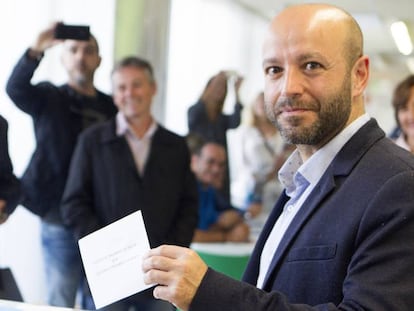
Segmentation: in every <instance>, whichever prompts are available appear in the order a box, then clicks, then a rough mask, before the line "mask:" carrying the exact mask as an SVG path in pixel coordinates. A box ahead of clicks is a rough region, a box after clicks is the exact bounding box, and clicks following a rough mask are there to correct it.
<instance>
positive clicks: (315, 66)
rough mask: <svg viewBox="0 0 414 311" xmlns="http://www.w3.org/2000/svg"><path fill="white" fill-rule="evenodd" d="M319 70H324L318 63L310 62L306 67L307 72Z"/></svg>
mask: <svg viewBox="0 0 414 311" xmlns="http://www.w3.org/2000/svg"><path fill="white" fill-rule="evenodd" d="M319 68H322V65H321V64H319V63H317V62H309V63H307V64H306V65H305V69H306V70H315V69H319Z"/></svg>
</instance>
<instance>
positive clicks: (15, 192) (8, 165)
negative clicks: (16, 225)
mask: <svg viewBox="0 0 414 311" xmlns="http://www.w3.org/2000/svg"><path fill="white" fill-rule="evenodd" d="M7 129H8V124H7V121H6V119H4V118H3V117H2V116H0V199H2V200H5V201H6V209H5V212H6V213H7V214H11V213H12V212H13V211H14V209H15V208H16V206H17V205H18V204H19V203H20V199H21V189H20V180H19V179H17V177H16V176H15V175H14V174H13V166H12V162H11V160H10V156H9V151H8V150H9V149H8V147H9V145H8V138H7Z"/></svg>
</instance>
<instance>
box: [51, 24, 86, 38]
mask: <svg viewBox="0 0 414 311" xmlns="http://www.w3.org/2000/svg"><path fill="white" fill-rule="evenodd" d="M90 36H91V33H90V32H89V26H83V25H82V26H81V25H65V24H58V25H57V26H56V28H55V38H56V39H72V40H84V41H88V40H89V38H90Z"/></svg>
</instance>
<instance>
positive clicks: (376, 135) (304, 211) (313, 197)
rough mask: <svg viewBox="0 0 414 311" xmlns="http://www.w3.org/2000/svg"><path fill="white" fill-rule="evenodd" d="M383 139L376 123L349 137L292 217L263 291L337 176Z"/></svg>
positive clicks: (346, 172)
mask: <svg viewBox="0 0 414 311" xmlns="http://www.w3.org/2000/svg"><path fill="white" fill-rule="evenodd" d="M384 135H385V134H384V132H383V131H382V130H381V129H380V128H379V127H378V124H377V122H376V121H375V120H373V119H371V120H370V121H369V122H367V123H366V124H365V125H364V126H363V127H362V128H361V129H360V130H359V131H358V132H357V133H356V134H355V135H354V136H353V137H351V139H350V140H349V141H348V142H347V143H346V144H345V145H344V147H343V148H342V149H341V150H340V151H339V152H338V154H337V155H336V157H335V158H334V160H333V161H332V163H331V165H330V166H329V167H328V168H327V170H326V171H325V173H324V174H323V176H322V178H321V180H320V181H319V183H318V184H317V185H316V186H315V188H314V189H313V190H312V193H311V194H310V195H309V197H308V198H307V199H306V200H305V202H304V203H303V205H302V207H301V208H300V210H299V211H298V213H297V214H296V216H295V217H294V219H293V221H292V223H291V224H290V226H289V227H288V229H287V230H286V233H285V234H284V236H283V238H282V240H281V241H280V244H279V246H278V248H277V250H276V252H275V254H274V256H273V259H272V262H271V264H270V266H269V270H268V272H267V275H266V277H265V280H264V286H263V289H264V290H269V291H270V290H271V288H272V282H271V280H273V279H274V276H275V274H276V273H277V271H278V268H279V266H280V264H281V263H282V258H283V257H284V256H285V255H286V254H287V252H288V251H289V249H290V247H291V245H292V244H293V240H294V238H295V237H296V235H297V234H298V232H299V231H300V230H301V229H302V227H303V226H304V225H305V223H306V221H307V220H308V218H309V217H311V215H312V213H313V212H314V211H315V210H316V209H317V208H319V206H320V202H321V201H322V200H323V199H324V198H326V197H327V196H328V195H329V194H330V193H331V192H332V191H333V190H334V189H335V187H336V178H337V176H346V175H348V174H350V172H351V171H352V168H353V167H354V165H355V164H356V163H357V162H358V161H359V159H360V157H362V156H363V154H364V153H365V152H366V150H367V149H369V148H370V147H371V146H372V145H373V144H374V143H375V142H376V141H378V140H379V139H381V138H383V137H384ZM285 203H286V202H285ZM279 207H280V206H279ZM281 208H283V206H281ZM279 215H280V214H279ZM276 220H277V218H275V219H272V223H270V219H269V222H268V223H267V225H268V227H270V229H269V228H268V229H267V230H268V231H267V234H266V236H265V237H264V239H263V240H264V241H262V244H261V248H260V249H258V251H260V250H261V249H262V248H263V245H264V243H265V242H266V239H267V237H268V236H269V234H270V231H271V230H272V228H273V225H274V224H275V222H276ZM258 258H259V261H258V264H260V253H259V256H258Z"/></svg>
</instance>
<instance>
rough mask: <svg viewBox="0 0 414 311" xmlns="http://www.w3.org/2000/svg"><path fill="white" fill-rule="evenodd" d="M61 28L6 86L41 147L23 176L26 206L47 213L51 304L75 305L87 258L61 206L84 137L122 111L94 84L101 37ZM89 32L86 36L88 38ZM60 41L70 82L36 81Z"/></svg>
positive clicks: (48, 34) (44, 231)
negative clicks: (83, 260) (89, 129)
mask: <svg viewBox="0 0 414 311" xmlns="http://www.w3.org/2000/svg"><path fill="white" fill-rule="evenodd" d="M61 28H62V23H58V22H56V23H53V24H52V25H51V26H49V27H48V28H47V29H45V30H44V31H42V32H40V33H39V35H38V36H37V38H36V39H35V41H34V43H33V45H32V46H31V47H30V48H29V49H27V50H26V51H25V53H24V54H23V56H22V57H21V58H20V60H19V61H18V63H17V65H16V66H15V68H14V69H13V71H12V73H11V76H10V78H9V80H8V83H7V89H6V90H7V93H8V95H9V96H10V98H11V99H12V100H13V102H14V103H15V104H16V106H17V107H18V108H19V109H21V110H22V111H24V112H26V113H27V114H29V115H30V116H31V117H32V119H33V124H34V131H35V137H36V149H35V151H34V153H33V155H32V158H31V160H30V163H29V164H28V167H27V169H26V171H25V173H24V175H23V177H22V189H23V202H22V205H23V206H25V207H26V208H27V209H29V210H30V211H32V212H33V213H34V214H36V215H38V216H40V217H41V235H42V248H43V255H44V256H43V257H44V261H45V263H44V266H45V269H46V271H45V273H46V281H47V288H48V297H47V302H48V303H49V304H50V305H54V306H61V307H73V306H74V304H75V299H76V292H77V289H78V287H79V284H80V282H81V279H82V272H81V271H82V270H81V262H80V257H79V253H78V246H77V243H76V241H75V239H74V237H73V235H72V232H71V231H70V230H68V229H67V228H65V226H64V225H63V222H62V218H61V215H60V209H59V205H60V201H61V197H62V194H63V189H64V186H65V183H66V178H67V174H68V168H69V164H70V160H71V157H72V153H73V149H74V146H75V143H76V140H77V137H78V135H79V134H80V133H81V132H82V131H83V130H84V129H85V128H87V127H89V126H90V125H92V124H95V123H97V122H101V121H104V120H107V119H109V118H110V117H112V116H114V115H115V114H116V111H117V109H116V107H115V106H114V104H113V102H112V98H111V97H110V96H108V95H106V94H104V93H102V92H100V91H99V90H97V89H96V88H95V86H94V74H95V71H96V69H97V68H98V67H99V65H100V63H101V57H100V55H99V47H98V43H97V40H96V39H95V37H93V36H92V35H90V34H89V29H85V27H84V28H80V29H79V28H76V27H75V29H69V33H68V32H67V31H66V32H65V31H63V34H65V33H66V38H68V37H69V38H73V37H71V34H72V35H73V30H75V32H76V31H79V30H80V31H81V32H82V33H81V37H75V38H77V40H73V39H65V36H63V37H62V35H61V34H62V32H60V35H59V29H61ZM63 28H65V27H63ZM66 28H67V27H66ZM63 30H67V29H63ZM85 30H87V32H86V37H82V36H85ZM71 31H72V33H71ZM68 34H69V35H68ZM75 34H76V33H75ZM78 34H79V33H78ZM57 37H59V38H57ZM57 44H63V46H62V57H61V60H62V64H63V66H64V68H65V70H66V72H67V74H68V81H67V83H65V84H63V85H61V86H56V85H54V84H52V83H50V82H48V81H45V82H40V83H38V84H32V83H31V80H32V77H33V75H34V73H35V71H36V69H37V68H38V66H39V64H40V62H41V60H42V58H43V56H44V54H45V53H46V51H47V50H48V49H49V48H51V47H53V46H55V45H57Z"/></svg>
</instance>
